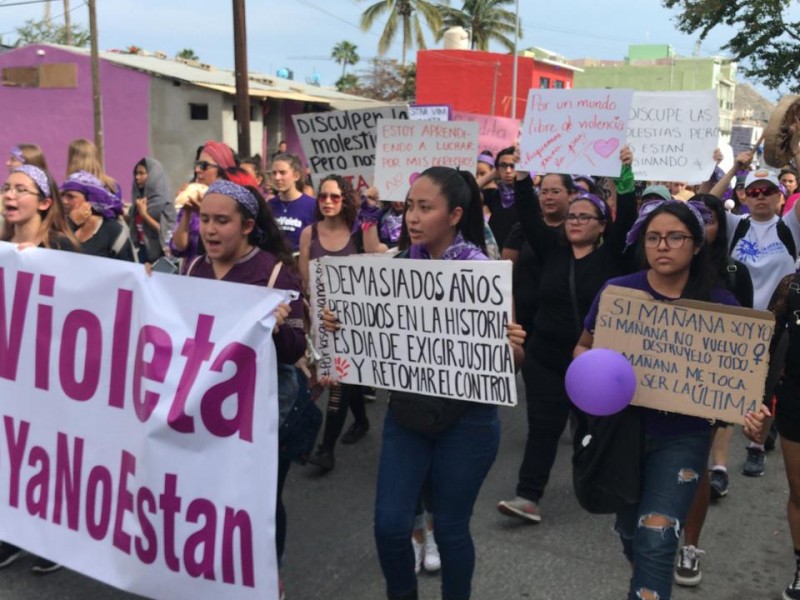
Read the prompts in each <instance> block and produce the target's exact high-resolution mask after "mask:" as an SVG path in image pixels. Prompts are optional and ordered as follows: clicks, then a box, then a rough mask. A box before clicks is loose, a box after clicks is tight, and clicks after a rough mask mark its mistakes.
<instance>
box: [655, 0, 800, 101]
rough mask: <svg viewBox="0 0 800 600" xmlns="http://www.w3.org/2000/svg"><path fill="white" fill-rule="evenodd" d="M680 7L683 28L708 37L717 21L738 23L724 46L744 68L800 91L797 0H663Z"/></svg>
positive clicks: (770, 84) (761, 78)
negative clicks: (793, 8) (793, 17)
mask: <svg viewBox="0 0 800 600" xmlns="http://www.w3.org/2000/svg"><path fill="white" fill-rule="evenodd" d="M662 2H663V4H664V6H665V7H667V8H675V9H678V10H679V11H680V12H679V14H678V17H677V24H678V29H679V30H680V31H683V32H685V33H689V34H694V33H696V32H699V33H700V39H701V40H702V39H704V38H705V37H706V36H707V35H708V34H709V32H711V30H712V29H714V28H715V27H718V26H721V25H728V26H731V27H734V28H736V29H737V32H736V33H735V34H734V36H733V37H732V38H731V40H730V41H729V42H728V43H727V44H725V45H724V46H723V47H722V49H723V50H725V51H727V52H730V53H731V55H732V56H733V57H734V58H735V59H736V60H737V61H739V62H741V63H742V65H741V70H742V72H743V74H744V75H745V76H747V77H750V78H752V79H756V80H759V81H761V82H762V83H764V84H765V85H766V86H768V87H771V88H773V89H777V88H779V87H781V86H785V85H787V86H789V87H790V88H791V89H792V91H794V92H800V80H799V79H798V75H797V74H798V73H800V22H798V21H791V20H789V18H790V12H793V13H796V11H794V10H792V11H790V8H792V5H796V2H792V1H791V0H662Z"/></svg>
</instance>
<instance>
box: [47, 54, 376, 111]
mask: <svg viewBox="0 0 800 600" xmlns="http://www.w3.org/2000/svg"><path fill="white" fill-rule="evenodd" d="M42 45H44V46H52V47H54V48H58V49H60V50H64V51H67V52H75V53H77V54H84V55H88V54H89V49H88V48H75V47H72V46H62V45H58V44H42ZM100 58H102V59H104V60H107V61H109V62H112V63H114V64H117V65H121V66H125V67H128V68H131V69H136V70H139V71H145V72H147V73H151V74H153V75H156V76H159V77H166V78H169V79H178V80H181V81H185V82H187V83H192V84H196V85H202V86H205V87H209V86H217V87H220V88H225V89H220V90H219V91H222V92H223V93H235V90H236V76H235V73H234V72H233V71H232V70H228V69H217V68H215V67H213V66H211V65H203V64H202V63H199V62H197V63H195V61H181V60H174V59H171V58H159V57H157V56H153V55H141V54H123V53H121V52H100ZM249 87H250V95H251V96H253V95H259V96H260V95H263V96H271V94H270V92H274V94H272V97H276V98H285V99H298V100H299V99H302V100H303V101H307V102H319V103H321V104H330V105H331V106H332V107H333V108H336V109H339V110H344V109H348V108H366V107H370V106H382V105H384V104H385V102H379V101H377V100H371V99H370V98H363V97H361V96H354V95H352V94H343V93H341V92H337V91H336V90H331V89H325V88H321V87H319V86H315V85H309V84H306V83H302V82H299V81H294V80H291V79H283V78H281V77H275V76H271V75H264V74H260V73H254V72H252V71H251V72H250V83H249ZM253 92H259V93H257V94H254V93H253Z"/></svg>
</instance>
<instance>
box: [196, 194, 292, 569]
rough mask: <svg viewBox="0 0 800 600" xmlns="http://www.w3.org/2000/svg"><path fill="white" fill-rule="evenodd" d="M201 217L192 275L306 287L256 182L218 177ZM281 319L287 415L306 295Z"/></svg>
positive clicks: (283, 461) (280, 512)
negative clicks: (200, 246) (249, 183)
mask: <svg viewBox="0 0 800 600" xmlns="http://www.w3.org/2000/svg"><path fill="white" fill-rule="evenodd" d="M199 216H200V237H201V238H202V241H203V245H204V247H205V249H206V254H205V255H203V256H199V257H196V258H195V260H194V261H193V262H192V263H190V264H189V266H188V269H187V273H186V274H187V275H189V276H192V277H203V278H205V279H217V280H221V281H230V282H233V283H245V284H250V285H262V286H267V287H273V288H276V289H282V290H291V291H295V292H300V291H301V279H300V274H299V273H298V272H297V270H296V269H295V266H294V259H293V258H292V252H291V249H290V248H289V247H288V245H287V243H286V241H285V239H284V237H283V235H282V234H281V232H280V230H279V229H278V226H277V224H276V223H275V219H274V218H273V217H272V213H271V212H270V210H269V208H268V207H267V204H266V202H265V201H264V198H263V197H262V196H261V194H260V193H259V191H258V190H257V189H256V187H255V186H247V187H245V186H241V185H238V184H236V183H233V182H232V181H226V180H224V179H219V180H217V181H215V182H213V183H212V184H211V185H210V186H209V188H208V191H207V192H206V194H205V196H204V197H203V202H202V204H201V205H200V207H199ZM275 319H276V321H275V328H274V329H273V331H272V337H273V339H274V341H275V350H276V353H277V358H278V373H277V379H278V408H279V411H280V416H281V420H283V419H284V418H285V416H286V415H287V414H288V413H289V411H290V410H291V409H292V406H293V404H294V402H295V400H296V398H297V396H298V384H297V375H296V372H295V368H294V363H295V362H297V361H298V360H299V359H300V357H301V356H302V355H303V353H304V352H305V348H306V339H305V331H304V329H303V300H302V298H300V297H298V299H296V300H293V301H292V302H290V303H289V304H281V305H280V306H278V308H277V309H276V311H275ZM291 461H292V458H291V457H285V456H283V455H281V456H280V458H279V460H278V496H277V498H278V502H277V508H276V515H275V545H276V547H277V555H278V562H279V564H280V560H281V557H282V556H283V550H284V546H285V543H286V510H285V508H284V506H283V500H282V498H281V495H282V492H283V484H284V482H285V481H286V476H287V475H288V473H289V467H290V466H291Z"/></svg>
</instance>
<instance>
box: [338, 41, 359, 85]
mask: <svg viewBox="0 0 800 600" xmlns="http://www.w3.org/2000/svg"><path fill="white" fill-rule="evenodd" d="M356 50H358V46H356V45H355V44H352V43H350V42H348V41H347V40H345V41H343V42H339V43H338V44H336V45H335V46H334V47H333V52H331V58H333V60H334V61H336V62H337V63H339V64H341V65H342V77H344V75H345V72H344V71H345V69H346V68H347V65H354V64H356V63H357V62H358V61H359V60H361V58H360V57H359V56H358V52H356Z"/></svg>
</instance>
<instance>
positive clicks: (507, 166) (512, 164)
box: [497, 162, 516, 171]
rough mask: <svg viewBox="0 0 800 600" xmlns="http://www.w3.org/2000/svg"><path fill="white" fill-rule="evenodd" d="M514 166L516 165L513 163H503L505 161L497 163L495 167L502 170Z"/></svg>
mask: <svg viewBox="0 0 800 600" xmlns="http://www.w3.org/2000/svg"><path fill="white" fill-rule="evenodd" d="M514 168H516V165H515V164H514V163H505V162H501V163H497V169H498V170H499V171H502V170H504V169H514Z"/></svg>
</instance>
